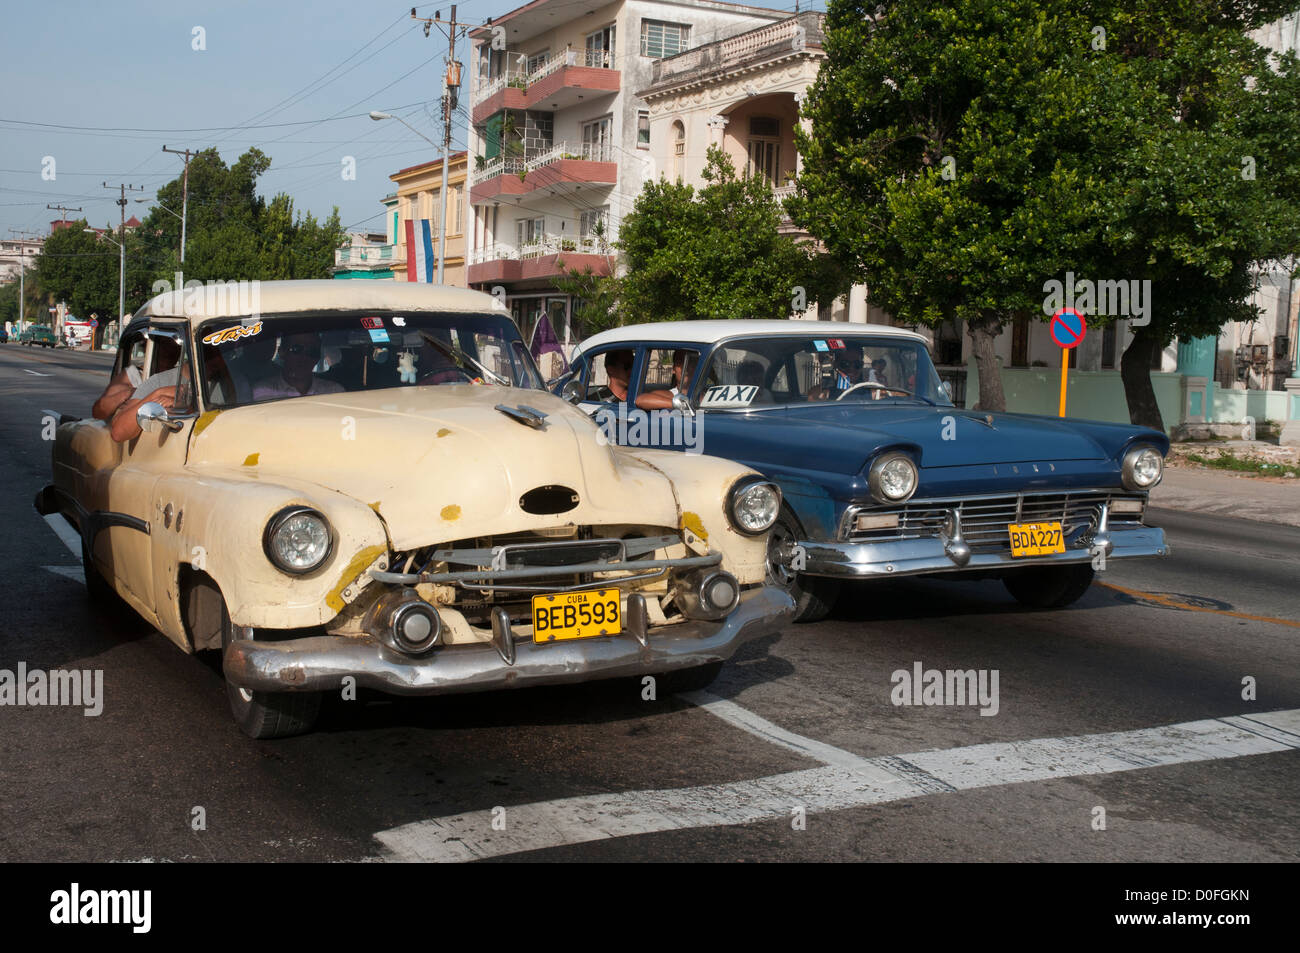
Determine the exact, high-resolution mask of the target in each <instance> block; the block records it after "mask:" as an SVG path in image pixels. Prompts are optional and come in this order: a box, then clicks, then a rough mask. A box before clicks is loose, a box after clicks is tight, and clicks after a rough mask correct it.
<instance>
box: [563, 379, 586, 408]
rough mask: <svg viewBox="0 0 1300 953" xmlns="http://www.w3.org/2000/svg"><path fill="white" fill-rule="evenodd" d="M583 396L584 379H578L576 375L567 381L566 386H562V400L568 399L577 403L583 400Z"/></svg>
mask: <svg viewBox="0 0 1300 953" xmlns="http://www.w3.org/2000/svg"><path fill="white" fill-rule="evenodd" d="M582 397H583V392H582V381H580V380H578V379H577V378H576V377H575V378H573V379H572V380H567V381H565V382H564V386H563V387H561V388H560V399H561V400H567V401H568V402H569V403H571V404H576V403H578V401H580V400H582Z"/></svg>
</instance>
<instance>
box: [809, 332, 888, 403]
mask: <svg viewBox="0 0 1300 953" xmlns="http://www.w3.org/2000/svg"><path fill="white" fill-rule="evenodd" d="M834 367H835V380H834V381H833V382H832V384H831V386H830V387H814V388H813V389H812V390H810V391H808V399H809V400H828V399H834V398H836V397H838V396H839V395H840V394H842V393H844V392H845V391H846V390H848V389H849V388H850V387H854V386H855V385H857V384H861V383H864V382H867V381H875V380H876V372H875V371H874V370H872V369H869V368H867V367H866V365H865V364H864V363H863V359H862V346H861V345H858V344H846V345H845V346H844V347H843V348H841V349H840V351H839V352H838V353H837V354H836V355H835V364H834Z"/></svg>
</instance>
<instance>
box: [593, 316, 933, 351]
mask: <svg viewBox="0 0 1300 953" xmlns="http://www.w3.org/2000/svg"><path fill="white" fill-rule="evenodd" d="M860 334H871V335H874V336H877V337H897V338H905V339H907V340H911V341H920V342H921V343H922V344H929V343H930V342H929V341H928V340H926V338H925V336H924V335H921V334H917V333H916V332H915V331H908V330H906V329H905V328H895V327H892V326H890V325H888V324H856V323H854V324H850V323H848V322H846V321H802V320H780V319H778V320H775V321H759V320H754V321H751V320H747V319H743V318H742V319H735V320H729V321H658V322H651V323H648V324H628V325H624V326H623V327H619V328H610V329H609V330H608V331H601V332H600V333H599V334H593V335H592V336H591V337H589V338H587V340H585V341H583V342H582V343H581V344H580V345H579V346H578V349H577V351H575V354H576V353H580V352H582V351H589V350H591V349H592V348H595V347H603V346H604V345H606V344H618V343H622V342H627V343H631V342H633V341H668V342H674V341H680V342H681V343H683V344H716V343H717V342H718V341H721V340H724V339H726V338H736V337H780V336H789V335H795V336H807V337H813V338H815V337H827V338H841V337H850V336H856V335H860Z"/></svg>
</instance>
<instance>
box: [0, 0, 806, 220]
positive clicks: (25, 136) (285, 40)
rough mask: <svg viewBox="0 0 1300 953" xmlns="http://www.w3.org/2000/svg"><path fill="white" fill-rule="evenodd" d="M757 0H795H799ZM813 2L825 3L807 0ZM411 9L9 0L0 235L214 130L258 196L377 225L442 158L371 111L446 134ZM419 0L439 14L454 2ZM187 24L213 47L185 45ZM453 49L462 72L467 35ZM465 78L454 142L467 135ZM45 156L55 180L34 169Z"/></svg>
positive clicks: (93, 195) (434, 38)
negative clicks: (395, 176) (417, 170)
mask: <svg viewBox="0 0 1300 953" xmlns="http://www.w3.org/2000/svg"><path fill="white" fill-rule="evenodd" d="M518 5H519V3H518V2H517V0H461V2H460V3H459V10H458V16H459V17H460V19H462V20H473V21H475V22H482V21H483V20H484V19H485V18H487V17H491V16H499V15H501V14H502V13H505V12H507V11H508V10H511V9H514V8H515V7H516V6H518ZM767 5H769V6H771V7H772V8H777V9H779V8H783V7H789V8H790V9H793V7H794V0H771V2H770V3H769V4H767ZM810 6H815V8H818V9H821V8H824V4H822V3H817V4H811V5H810V4H808V3H802V4H801V7H802V8H804V9H807V8H809V7H810ZM410 9H411V4H410V3H404V4H403V3H395V2H391V0H378V2H376V0H347V2H344V0H313V2H311V3H307V2H298V0H292V2H290V0H260V2H240V0H226V2H183V0H181V2H177V0H134V2H115V3H103V2H93V3H92V2H88V3H69V2H60V0H44V2H28V3H21V2H17V0H6V3H5V6H4V9H3V12H2V13H0V63H3V69H4V78H5V84H4V88H5V90H6V92H7V93H8V95H7V96H6V97H5V98H4V101H3V103H2V104H0V236H3V237H9V231H8V230H9V229H10V228H18V229H26V230H29V231H38V232H40V233H41V234H44V233H45V231H46V229H48V223H49V222H50V221H51V220H53V219H56V218H58V217H59V213H58V212H53V211H49V210H48V209H46V207H45V206H46V204H47V203H48V204H51V205H57V204H60V203H61V204H64V205H68V206H72V207H74V208H76V207H81V208H82V209H83V210H84V211H83V212H81V213H76V212H73V213H70V215H69V217H79V216H80V215H84V216H85V217H87V218H88V219H89V220H90V222H91V224H93V225H100V226H102V225H105V224H110V223H116V222H117V217H118V210H117V207H116V205H115V204H114V200H115V199H116V198H117V195H118V193H117V185H118V183H120V182H128V183H130V184H133V185H137V186H141V185H142V186H144V187H145V188H146V191H144V192H139V193H135V195H134V196H133V197H137V198H138V197H144V198H151V197H152V196H153V190H154V189H156V188H157V187H158V186H160V185H162V184H163V183H165V182H167V181H168V180H169V179H171V178H173V177H175V176H176V175H178V174H179V172H180V170H181V168H182V161H181V158H180V157H178V156H173V155H168V154H166V153H163V152H162V151H161V150H162V147H163V146H164V145H167V146H170V147H172V148H180V149H184V148H186V147H189V148H193V149H202V148H206V147H208V146H212V145H215V146H217V148H218V149H219V150H220V151H221V155H222V158H224V159H225V160H226V162H227V163H230V162H233V161H235V160H236V159H237V158H238V157H239V155H240V154H241V153H243V152H244V151H245V150H246V149H247V148H248V147H249V146H252V145H256V146H258V147H259V148H261V149H262V151H264V152H265V153H267V154H268V155H269V156H270V157H271V160H272V164H271V168H270V170H269V171H268V172H267V174H266V175H265V176H263V178H262V179H261V182H260V191H261V192H262V194H264V195H266V196H268V197H269V196H271V195H273V194H275V193H277V192H287V193H288V194H289V195H290V196H292V197H293V199H294V204H295V208H296V209H298V210H299V211H302V212H308V211H310V212H313V213H315V214H316V215H317V216H318V217H324V216H326V215H328V214H329V212H330V210H331V209H332V208H333V206H335V205H337V206H338V207H339V211H340V215H341V216H342V220H343V224H344V225H345V226H350V227H351V228H353V229H354V230H365V229H373V230H382V225H383V219H382V217H381V214H382V209H381V206H380V205H379V199H381V198H382V197H383V196H385V195H387V194H389V193H390V192H391V191H392V182H390V181H389V179H388V176H389V175H390V174H391V173H393V172H395V171H397V170H398V169H400V168H404V167H406V166H410V165H415V164H417V163H420V162H426V161H429V160H431V159H434V158H436V157H437V153H436V152H435V151H434V149H433V147H432V146H430V145H428V144H427V143H426V142H425V141H424V140H422V139H420V138H419V137H418V136H416V135H415V134H414V133H412V132H411V131H410V130H409V129H407V128H406V127H404V126H402V125H401V124H400V123H397V122H394V121H391V120H389V121H386V122H375V121H373V120H371V119H370V118H369V117H368V116H367V115H366V114H367V113H368V112H369V111H370V110H372V109H377V110H381V111H385V112H392V113H394V114H396V115H400V116H401V117H402V118H404V119H405V120H406V121H407V122H409V123H410V124H411V125H412V126H414V127H415V128H416V129H418V130H420V131H421V132H422V133H424V134H425V135H427V136H429V137H430V138H431V139H434V140H435V141H436V140H437V139H438V138H439V132H440V123H439V121H438V119H437V110H438V98H439V96H440V95H441V77H442V71H443V64H444V58H445V55H446V48H447V41H446V38H445V37H440V36H439V33H438V31H437V30H436V29H435V30H434V31H433V33H432V34H431V35H430V36H429V37H428V38H427V39H426V38H425V37H424V35H423V30H422V28H421V25H420V24H418V23H416V22H415V21H412V20H411V19H410V18H409V14H410ZM417 9H418V10H419V13H420V15H421V16H432V15H433V13H434V11H435V10H439V11H441V13H442V16H443V17H447V16H449V13H450V3H443V4H422V5H418V6H417ZM195 27H202V29H203V39H204V45H205V46H206V49H203V50H195V49H194V48H193V45H194V29H195ZM462 49H463V50H465V53H464V54H460V50H462ZM458 54H460V55H458V58H459V59H460V60H461V61H462V62H463V63H465V64H466V67H467V73H468V65H469V57H468V55H467V54H468V46H467V45H465V46H458ZM466 79H467V81H468V75H467V76H466ZM465 92H466V95H463V96H462V99H461V104H460V109H459V111H458V115H457V129H456V146H455V147H456V148H464V141H465V123H466V121H467V111H468V106H469V104H468V95H467V94H468V87H466V90H465ZM24 123H26V124H24ZM36 123H42V124H47V125H34V124H36ZM218 127H220V128H218ZM345 156H352V157H354V158H355V160H356V178H355V180H352V181H346V180H344V179H343V177H342V174H341V172H342V168H343V165H342V163H343V157H345ZM46 157H52V158H53V160H54V164H53V174H54V176H55V177H54V179H53V180H49V179H47V178H43V176H42V171H43V169H45V170H48V169H49V168H50V164H49V162H48V160H47V159H46ZM47 174H48V173H47ZM104 181H108V182H109V183H110V184H111V185H112V186H113V191H112V192H110V191H109V190H108V189H105V188H103V187H102V185H101V183H102V182H104ZM147 207H148V206H147V205H144V204H140V205H137V204H132V205H131V206H130V210H129V212H128V217H129V215H130V214H131V213H134V214H136V215H137V216H138V217H140V218H143V217H144V214H145V212H146V210H147Z"/></svg>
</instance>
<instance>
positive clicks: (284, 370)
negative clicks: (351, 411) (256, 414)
mask: <svg viewBox="0 0 1300 953" xmlns="http://www.w3.org/2000/svg"><path fill="white" fill-rule="evenodd" d="M320 351H321V346H320V335H319V334H317V333H316V332H315V331H302V332H299V333H298V334H286V335H285V336H284V337H282V338H281V339H280V355H281V359H282V360H283V361H284V364H283V365H282V366H281V368H280V373H279V374H277V375H275V376H273V377H267V378H265V379H263V380H261V381H258V382H257V383H256V384H254V385H253V400H255V401H257V400H273V399H275V398H277V397H311V396H314V395H316V394H338V393H342V391H343V385H342V384H339V383H338V382H336V381H331V380H326V379H325V378H323V377H317V376H316V375H315V374H313V373H312V369H313V368H315V366H316V362H317V361H319V360H320Z"/></svg>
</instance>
